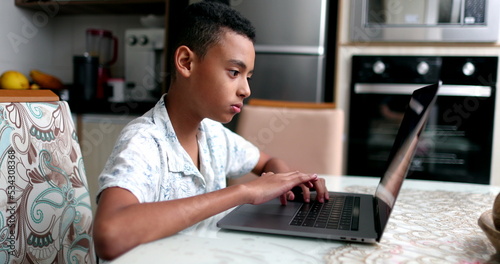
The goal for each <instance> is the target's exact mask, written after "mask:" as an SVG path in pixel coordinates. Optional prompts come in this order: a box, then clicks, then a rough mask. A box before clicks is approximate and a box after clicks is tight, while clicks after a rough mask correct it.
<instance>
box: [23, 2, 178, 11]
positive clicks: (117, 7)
mask: <svg viewBox="0 0 500 264" xmlns="http://www.w3.org/2000/svg"><path fill="white" fill-rule="evenodd" d="M167 1H168V0H79V1H78V0H77V1H74V0H64V1H58V0H50V1H41V0H15V4H16V6H18V7H22V8H28V9H33V10H41V11H45V12H50V13H54V14H57V15H74V14H155V15H159V14H165V8H166V7H165V6H166V2H167Z"/></svg>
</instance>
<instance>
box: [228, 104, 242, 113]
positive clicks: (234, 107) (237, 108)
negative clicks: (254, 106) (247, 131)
mask: <svg viewBox="0 0 500 264" xmlns="http://www.w3.org/2000/svg"><path fill="white" fill-rule="evenodd" d="M242 106H243V105H242V104H234V105H231V110H233V112H235V113H236V114H238V113H240V112H241V107H242Z"/></svg>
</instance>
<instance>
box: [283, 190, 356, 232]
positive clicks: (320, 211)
mask: <svg viewBox="0 0 500 264" xmlns="http://www.w3.org/2000/svg"><path fill="white" fill-rule="evenodd" d="M359 203H360V198H359V197H354V196H334V197H330V200H328V201H327V200H325V202H324V203H320V202H317V201H314V202H311V203H304V204H303V205H302V207H301V208H300V209H299V211H298V212H297V214H296V215H295V217H294V218H293V220H292V222H290V225H295V226H307V227H317V228H328V229H340V230H358V228H359Z"/></svg>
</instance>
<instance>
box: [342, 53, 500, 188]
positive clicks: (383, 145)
mask: <svg viewBox="0 0 500 264" xmlns="http://www.w3.org/2000/svg"><path fill="white" fill-rule="evenodd" d="M497 67H498V57H476V56H473V57H466V56H364V55H363V56H361V55H360V56H353V58H352V75H351V88H350V89H351V95H350V103H349V109H350V110H349V131H348V142H347V168H346V172H347V174H348V175H360V176H381V175H382V174H383V172H384V171H385V168H386V165H387V164H386V162H387V158H388V155H389V152H390V148H391V147H392V144H393V142H394V138H395V135H396V133H397V130H398V128H399V124H400V121H401V118H402V113H403V112H404V109H405V107H406V105H407V104H408V100H409V98H410V95H411V93H412V92H413V91H414V90H415V89H417V88H420V87H422V86H423V85H426V84H430V83H436V82H439V81H442V84H443V85H442V87H441V89H440V91H439V93H438V98H437V101H436V105H435V107H434V108H433V112H432V113H431V117H430V119H429V121H428V123H427V126H426V129H425V131H424V132H423V136H422V139H421V141H420V142H419V144H418V148H417V152H416V154H415V156H414V160H413V162H412V165H411V168H410V173H409V174H408V178H414V179H425V180H438V181H454V182H468V183H482V184H489V183H490V172H491V165H492V160H491V157H492V142H493V120H494V109H495V92H496V81H497Z"/></svg>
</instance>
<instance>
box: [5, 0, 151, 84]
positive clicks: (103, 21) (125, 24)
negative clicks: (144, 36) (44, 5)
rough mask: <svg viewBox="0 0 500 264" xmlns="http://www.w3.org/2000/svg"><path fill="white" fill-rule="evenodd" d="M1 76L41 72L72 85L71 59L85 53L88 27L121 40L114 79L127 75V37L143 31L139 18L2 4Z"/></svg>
mask: <svg viewBox="0 0 500 264" xmlns="http://www.w3.org/2000/svg"><path fill="white" fill-rule="evenodd" d="M0 16H1V17H2V23H1V24H0V47H1V48H0V73H2V72H4V71H6V70H17V71H21V72H23V73H24V74H26V75H28V74H29V71H30V70H32V69H39V70H42V71H45V72H47V73H50V74H53V75H55V76H57V77H59V78H61V79H62V81H63V82H64V83H71V82H72V79H73V65H72V57H73V56H74V55H80V54H83V52H84V51H85V31H86V29H87V28H97V29H106V30H111V31H112V32H113V33H114V34H115V35H116V36H117V37H118V40H119V54H118V56H119V57H118V61H117V63H116V65H114V66H113V67H112V69H111V70H112V74H113V75H114V76H115V77H122V76H123V73H124V66H123V61H124V46H123V44H124V34H125V30H126V29H128V28H141V27H142V26H141V24H140V16H139V15H71V16H69V15H61V14H59V12H58V9H57V6H54V8H53V9H51V10H45V11H33V10H26V9H22V8H18V7H16V6H15V5H14V0H3V1H1V2H0Z"/></svg>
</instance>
